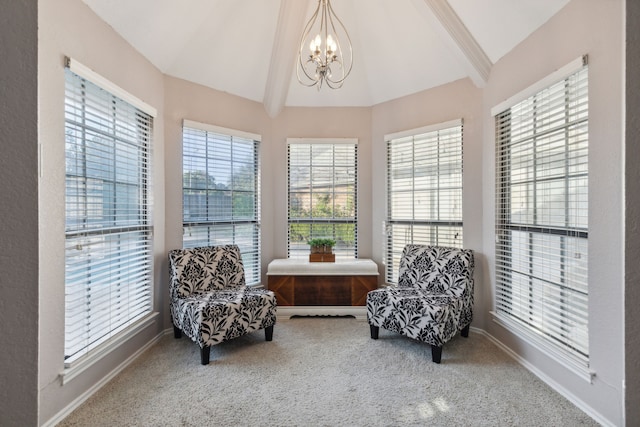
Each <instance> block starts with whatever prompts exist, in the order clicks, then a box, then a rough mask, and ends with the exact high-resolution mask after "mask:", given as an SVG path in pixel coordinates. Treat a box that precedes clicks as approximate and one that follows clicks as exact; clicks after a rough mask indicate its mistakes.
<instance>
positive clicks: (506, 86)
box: [38, 0, 624, 425]
mask: <svg viewBox="0 0 640 427" xmlns="http://www.w3.org/2000/svg"><path fill="white" fill-rule="evenodd" d="M39 8H40V11H39V26H40V29H39V37H40V41H39V57H38V59H39V71H38V84H39V91H40V94H39V103H40V105H39V141H40V144H41V145H42V152H43V157H42V158H43V161H42V171H43V176H42V178H41V179H40V182H39V191H40V195H39V206H40V207H39V228H40V243H39V253H40V263H39V283H40V293H41V295H40V316H39V322H40V325H41V326H40V334H39V336H40V349H39V355H40V364H39V366H40V374H39V391H40V423H44V422H46V421H47V420H49V419H50V418H51V417H53V416H55V415H56V414H59V413H60V411H63V410H64V408H65V407H67V405H69V404H71V402H72V401H73V400H74V399H77V398H82V395H83V393H85V392H86V391H87V390H90V389H91V387H93V386H94V385H95V384H97V383H100V381H102V380H103V379H104V378H105V377H107V376H108V375H109V373H110V372H111V371H113V370H114V369H116V368H117V366H118V365H119V364H120V363H121V362H123V361H124V360H125V359H126V358H127V357H129V356H130V355H133V354H134V353H135V352H136V351H137V350H139V349H140V348H142V347H143V346H144V345H145V344H146V343H148V342H150V341H152V340H153V339H154V338H155V337H157V336H158V334H159V333H160V332H161V331H162V330H164V329H167V328H170V326H171V325H170V321H169V316H168V302H167V300H166V289H167V277H166V270H167V267H166V252H167V251H168V250H169V249H171V248H175V247H180V246H181V242H182V227H181V214H182V198H181V126H182V120H183V119H190V120H195V121H199V122H203V123H210V124H214V125H218V126H223V127H227V128H232V129H238V130H243V131H247V132H252V133H256V134H260V135H262V143H261V162H262V176H261V179H262V217H261V219H262V225H263V227H262V245H263V247H262V264H263V265H262V269H263V271H262V273H263V282H264V279H265V276H264V274H265V271H266V267H267V264H268V262H269V261H271V260H272V259H274V258H281V257H285V256H286V248H287V246H286V228H287V227H286V225H287V224H286V209H287V207H286V206H287V195H286V191H284V189H285V188H286V173H287V172H286V138H289V137H316V138H323V137H353V138H358V141H359V152H358V157H359V177H358V182H359V188H358V204H359V225H358V227H359V228H358V240H359V254H360V256H361V257H363V258H373V259H374V260H375V261H376V262H377V263H378V265H379V268H380V272H381V273H382V272H383V266H382V258H383V253H382V247H383V240H382V238H383V236H382V221H383V220H384V216H385V212H386V210H385V203H386V201H385V195H384V190H382V189H384V188H385V175H384V171H385V145H384V139H383V137H384V135H385V134H389V133H393V132H398V131H403V130H409V129H414V128H418V127H422V126H425V125H430V124H435V123H441V122H445V121H449V120H452V119H459V118H462V119H463V120H464V206H463V214H464V242H465V246H466V247H469V248H472V249H474V250H476V255H477V258H476V259H477V263H476V264H477V270H476V279H477V280H476V305H475V317H474V323H473V326H474V327H476V328H479V329H481V330H484V331H487V332H488V333H489V334H491V335H492V336H494V337H495V338H497V339H498V340H500V341H501V342H502V343H504V344H505V345H507V346H508V347H509V348H510V349H511V350H512V351H514V352H516V353H517V354H518V355H519V356H520V357H522V360H523V363H525V365H526V366H528V367H529V368H530V369H532V370H534V371H535V372H536V373H537V374H538V375H540V376H541V377H542V378H543V379H545V380H547V381H548V382H549V383H550V384H552V386H554V387H556V389H558V390H560V391H561V392H563V393H564V394H565V395H567V396H568V397H570V398H572V399H573V400H574V401H575V402H576V403H577V404H579V405H581V406H582V407H583V409H585V410H587V411H588V412H590V413H591V414H592V415H594V416H596V417H599V419H601V420H608V421H609V422H611V423H614V424H618V425H621V424H622V417H623V415H622V413H623V405H622V401H623V390H622V379H623V378H624V372H623V368H622V366H623V362H624V357H623V351H624V342H623V337H622V326H623V323H622V317H623V308H624V307H623V304H622V298H623V293H622V290H623V277H622V271H623V267H624V266H623V264H622V255H623V252H622V241H623V240H622V238H623V226H622V225H621V224H622V220H623V215H622V210H623V195H622V188H623V186H622V182H623V176H622V172H621V171H622V170H623V150H622V141H623V140H622V123H621V120H620V117H621V114H622V94H621V91H622V84H621V76H622V63H623V58H622V40H623V35H622V27H623V25H622V24H623V23H622V10H621V1H620V0H573V1H572V2H571V3H569V5H568V6H567V7H566V8H565V9H563V10H562V11H561V12H560V13H559V14H558V15H557V16H556V17H554V18H553V19H552V20H551V21H549V22H548V23H547V24H546V25H545V26H544V27H542V28H541V29H540V30H539V31H537V32H536V33H534V34H533V35H532V36H531V37H529V38H528V39H527V40H525V41H524V42H523V43H522V44H520V45H519V46H518V47H517V48H516V49H515V50H514V51H513V52H511V53H510V54H509V55H507V56H506V57H504V58H503V59H502V60H500V61H499V62H498V64H496V65H495V67H494V69H493V71H492V74H491V77H490V80H489V82H488V84H487V87H486V88H484V89H479V88H476V87H475V86H474V85H473V84H472V83H471V82H470V81H468V80H461V81H456V82H453V83H450V84H447V85H443V86H441V87H438V88H435V89H431V90H427V91H424V92H421V93H418V94H415V95H411V96H407V97H404V98H401V99H398V100H394V101H390V102H387V103H384V104H380V105H376V106H374V107H371V108H317V109H313V108H285V109H284V110H283V111H282V112H281V113H280V115H278V116H277V117H276V118H275V119H270V118H269V117H268V115H267V114H266V112H265V111H264V108H263V106H262V104H260V103H256V102H253V101H249V100H246V99H242V98H239V97H236V96H232V95H229V94H226V93H222V92H218V91H215V90H212V89H208V88H204V87H202V86H199V85H195V84H192V83H188V82H185V81H183V80H179V79H175V78H172V77H168V76H164V75H162V73H160V72H159V71H158V70H157V69H155V68H154V67H153V66H152V65H151V64H149V63H148V61H146V60H145V59H144V58H143V57H142V56H141V55H139V54H138V53H136V52H135V51H134V50H133V49H132V48H131V47H130V46H129V45H128V44H127V43H125V42H124V41H123V40H122V39H121V38H120V37H119V36H117V35H116V34H115V33H114V32H113V30H112V29H111V28H110V27H108V26H107V25H106V24H104V23H103V22H101V21H100V20H99V19H98V18H97V17H96V16H95V15H94V14H93V13H92V12H91V11H90V10H89V9H88V8H87V7H86V6H85V4H84V3H83V2H82V1H81V0H59V1H57V2H52V1H45V0H40V1H39ZM567 28H571V31H567ZM594 29H597V31H595V30H594ZM584 53H588V54H589V56H590V63H591V65H590V72H589V73H590V102H591V104H590V105H591V109H590V117H591V118H590V133H591V152H590V156H591V159H592V162H591V171H590V172H591V188H590V194H589V196H590V225H591V226H590V258H589V262H590V284H591V285H590V287H591V289H592V291H591V307H590V339H591V348H590V351H591V356H592V368H593V369H594V370H595V371H596V379H595V380H594V382H593V384H589V383H587V382H586V381H584V380H582V379H579V378H577V377H576V376H575V375H574V374H572V373H571V372H569V371H567V370H566V369H565V368H563V367H562V366H560V365H559V364H558V363H557V362H555V361H554V360H552V359H550V358H549V357H547V356H546V355H545V354H543V353H541V352H539V351H538V350H536V349H534V348H532V347H530V346H528V345H527V344H526V343H525V342H523V341H522V340H520V339H518V338H517V337H516V336H514V335H512V334H511V333H509V332H508V331H506V330H504V329H502V328H501V327H499V326H498V325H497V324H495V323H494V322H493V321H492V318H491V315H490V313H489V311H490V310H491V309H492V306H493V299H492V298H493V297H492V296H493V277H494V272H493V266H492V264H493V255H492V254H493V241H494V236H493V229H494V223H493V221H494V214H493V210H494V205H493V200H494V197H493V196H494V194H493V188H494V187H493V186H494V179H493V174H494V172H493V166H494V165H493V156H494V134H493V119H492V118H491V117H490V114H489V109H490V108H491V107H493V106H494V105H495V104H497V103H499V102H501V101H503V100H504V99H506V98H508V97H510V96H511V95H513V94H514V93H516V92H518V91H520V90H522V89H524V88H526V87H527V86H529V85H530V84H532V83H534V82H536V81H537V80H539V79H541V78H542V77H544V76H546V75H548V74H550V73H551V72H553V71H554V70H555V69H557V68H558V67H560V66H563V65H565V64H566V63H568V62H570V61H571V60H573V59H575V58H576V57H578V56H579V55H581V54H584ZM65 55H69V56H72V57H74V58H76V59H77V60H78V61H80V62H82V63H83V64H85V65H87V66H89V67H90V68H93V69H94V70H95V71H96V72H98V73H99V74H101V75H103V76H104V77H106V78H107V79H109V80H111V81H112V82H114V83H116V84H118V85H120V86H121V87H122V88H124V89H125V90H127V91H129V92H130V93H132V94H133V95H135V96H137V97H139V98H141V99H142V100H144V101H145V102H147V103H149V104H151V105H152V106H154V107H156V108H157V109H158V111H159V115H158V118H157V120H156V121H155V125H154V129H155V134H154V147H153V161H154V180H153V194H154V223H155V226H156V227H155V236H154V240H155V276H154V277H155V279H154V287H155V290H156V292H155V308H156V309H157V310H158V311H160V313H161V316H160V321H159V322H157V323H156V324H154V325H152V326H151V327H149V328H147V329H146V330H145V331H143V332H142V333H140V334H139V335H137V336H136V337H135V338H134V339H132V340H130V341H129V342H128V343H127V344H126V345H124V346H123V347H121V348H120V349H118V350H117V351H116V352H114V353H112V354H111V355H109V356H108V357H106V358H105V359H103V360H101V361H100V362H99V363H98V364H96V365H95V366H93V367H92V368H91V369H89V370H87V371H86V372H85V373H83V374H82V375H81V376H79V377H78V378H76V379H74V380H72V381H71V382H70V383H68V384H66V385H64V386H61V384H60V379H59V376H58V374H59V372H60V371H61V370H62V354H63V338H64V311H63V310H64V250H63V248H64V192H63V191H61V189H62V188H64V117H63V111H62V105H63V99H64V72H63V57H64V56H65ZM601 206H607V207H608V209H601V208H599V207H601Z"/></svg>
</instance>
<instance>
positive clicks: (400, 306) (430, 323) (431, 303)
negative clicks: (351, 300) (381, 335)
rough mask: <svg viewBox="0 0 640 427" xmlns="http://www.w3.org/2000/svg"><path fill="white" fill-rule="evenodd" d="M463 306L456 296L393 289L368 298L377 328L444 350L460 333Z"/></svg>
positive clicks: (370, 319)
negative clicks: (446, 343)
mask: <svg viewBox="0 0 640 427" xmlns="http://www.w3.org/2000/svg"><path fill="white" fill-rule="evenodd" d="M462 304H463V301H462V299H461V298H457V297H455V296H452V295H441V294H440V295H434V294H433V293H432V292H430V291H428V290H425V289H419V288H401V287H395V286H389V287H387V288H381V289H376V290H374V291H371V292H369V293H368V294H367V317H368V320H369V323H370V324H371V325H373V326H378V327H381V328H384V329H386V330H389V331H392V332H396V333H399V334H402V335H405V336H407V337H409V338H413V339H416V340H420V341H423V342H426V343H428V344H431V345H436V346H442V345H443V344H444V343H445V342H447V341H449V340H450V339H451V338H453V336H455V334H456V333H457V332H458V329H459V325H460V320H461V319H460V316H461V313H462V312H463V310H462ZM467 324H468V323H467ZM462 326H466V324H465V325H462Z"/></svg>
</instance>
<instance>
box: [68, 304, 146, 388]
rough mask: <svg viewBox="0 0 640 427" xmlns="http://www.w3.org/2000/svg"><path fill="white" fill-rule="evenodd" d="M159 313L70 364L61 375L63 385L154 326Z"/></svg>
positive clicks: (144, 319)
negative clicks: (144, 330)
mask: <svg viewBox="0 0 640 427" xmlns="http://www.w3.org/2000/svg"><path fill="white" fill-rule="evenodd" d="M158 315H159V313H158V312H157V311H156V312H152V313H150V314H149V315H147V316H146V317H144V318H142V319H140V321H139V322H137V323H136V324H134V325H132V326H130V327H129V328H127V329H125V330H124V331H122V332H120V333H119V334H118V335H116V336H115V337H114V338H112V339H111V340H109V341H107V342H105V343H104V344H101V345H99V346H98V347H96V348H94V349H92V350H91V351H89V353H88V354H86V355H84V356H82V357H80V358H79V359H77V360H75V361H73V362H71V363H69V366H67V367H65V369H64V370H63V371H62V372H61V373H60V379H61V380H62V385H65V384H67V383H69V382H70V381H71V380H73V379H74V378H76V377H78V376H79V375H81V374H82V373H83V372H84V371H86V370H87V369H89V368H90V367H92V366H93V365H94V364H96V363H97V362H98V361H100V360H102V359H103V358H104V357H106V356H108V355H109V354H110V353H111V352H113V351H114V350H116V349H118V348H119V347H120V346H121V345H122V344H123V343H124V342H126V341H127V340H129V339H131V338H132V337H134V336H135V335H137V334H138V333H139V332H141V331H142V330H143V329H145V328H147V327H148V326H150V325H151V324H153V323H154V322H155V321H156V319H157V318H158Z"/></svg>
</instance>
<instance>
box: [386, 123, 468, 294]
mask: <svg viewBox="0 0 640 427" xmlns="http://www.w3.org/2000/svg"><path fill="white" fill-rule="evenodd" d="M415 132H416V133H414V132H404V133H403V135H394V136H387V138H386V140H387V220H386V227H385V233H386V236H387V238H386V248H385V249H386V250H385V254H386V255H385V258H386V263H385V264H386V272H385V276H386V281H387V283H396V282H397V278H398V268H399V265H400V256H401V255H402V250H403V249H404V247H405V246H406V245H407V244H411V243H415V244H430V245H439V246H449V247H462V123H461V121H460V120H458V121H456V122H449V123H444V124H441V125H437V126H431V127H429V128H426V129H420V130H417V131H415Z"/></svg>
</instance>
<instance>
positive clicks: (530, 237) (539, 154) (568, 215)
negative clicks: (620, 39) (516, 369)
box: [495, 66, 589, 365]
mask: <svg viewBox="0 0 640 427" xmlns="http://www.w3.org/2000/svg"><path fill="white" fill-rule="evenodd" d="M496 145H497V146H496V156H497V157H496V183H497V188H496V197H497V200H496V209H497V210H496V301H495V305H496V314H497V316H498V317H499V318H507V319H510V320H511V321H514V322H516V323H517V324H518V325H520V326H521V327H523V326H524V328H525V330H527V329H528V330H529V331H531V332H532V333H533V334H534V335H535V336H539V337H542V339H543V340H544V341H545V342H547V343H550V344H551V345H552V346H553V347H555V348H557V349H560V350H561V351H562V352H563V353H566V354H568V355H569V356H570V357H571V358H572V359H573V360H576V361H578V362H579V363H582V364H585V365H586V364H587V362H588V356H589V348H588V347H589V342H588V274H587V273H588V266H587V258H588V256H587V255H588V146H589V134H588V69H587V67H586V66H584V67H582V68H581V69H579V71H577V72H575V73H573V74H571V75H569V76H568V77H566V78H562V79H561V80H560V81H558V82H556V83H554V84H551V85H550V86H548V87H547V88H545V89H543V90H540V91H539V92H537V93H535V94H534V95H532V96H530V97H528V98H526V99H524V100H523V101H521V102H519V103H517V104H516V105H514V106H512V107H510V108H507V109H506V110H503V111H501V112H500V113H499V114H497V115H496Z"/></svg>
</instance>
